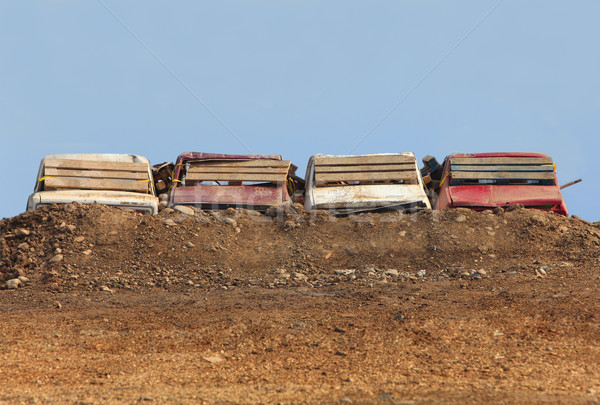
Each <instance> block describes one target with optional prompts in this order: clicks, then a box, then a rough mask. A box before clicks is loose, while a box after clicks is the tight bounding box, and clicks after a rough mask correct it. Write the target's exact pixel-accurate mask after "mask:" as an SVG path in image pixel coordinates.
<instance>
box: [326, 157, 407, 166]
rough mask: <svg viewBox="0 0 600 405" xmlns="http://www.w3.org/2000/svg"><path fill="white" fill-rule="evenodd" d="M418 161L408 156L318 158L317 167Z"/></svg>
mask: <svg viewBox="0 0 600 405" xmlns="http://www.w3.org/2000/svg"><path fill="white" fill-rule="evenodd" d="M415 162H416V159H415V158H414V157H412V156H406V155H384V156H338V157H316V158H315V165H316V166H319V165H332V166H341V165H374V164H375V165H376V164H394V163H415Z"/></svg>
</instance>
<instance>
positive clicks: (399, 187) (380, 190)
mask: <svg viewBox="0 0 600 405" xmlns="http://www.w3.org/2000/svg"><path fill="white" fill-rule="evenodd" d="M383 156H406V157H409V158H412V160H414V171H415V176H416V179H417V182H416V184H354V185H343V186H342V185H340V186H336V185H327V186H317V185H316V184H315V159H316V158H354V157H383ZM340 160H341V159H340ZM411 166H412V164H411ZM304 208H305V209H307V210H315V209H325V210H330V211H331V212H333V213H335V214H349V213H353V212H363V211H373V210H378V209H385V208H390V209H401V210H410V209H418V208H427V209H431V204H430V202H429V199H428V198H427V195H426V194H425V189H424V187H423V179H422V177H421V173H420V171H419V168H418V166H417V161H416V158H415V155H414V154H413V153H411V152H405V153H377V154H368V155H359V156H351V155H322V154H319V155H314V156H312V157H311V158H310V160H309V162H308V167H307V169H306V191H305V196H304Z"/></svg>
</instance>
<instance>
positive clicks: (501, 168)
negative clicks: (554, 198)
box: [450, 164, 554, 172]
mask: <svg viewBox="0 0 600 405" xmlns="http://www.w3.org/2000/svg"><path fill="white" fill-rule="evenodd" d="M450 170H451V171H453V172H553V171H554V166H540V165H493V166H482V165H457V164H452V165H451V169H450Z"/></svg>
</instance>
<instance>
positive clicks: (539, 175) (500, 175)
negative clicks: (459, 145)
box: [452, 172, 554, 180]
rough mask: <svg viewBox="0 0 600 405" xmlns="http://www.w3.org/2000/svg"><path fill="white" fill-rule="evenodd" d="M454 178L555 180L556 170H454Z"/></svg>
mask: <svg viewBox="0 0 600 405" xmlns="http://www.w3.org/2000/svg"><path fill="white" fill-rule="evenodd" d="M452 178H453V179H457V180H493V179H522V180H551V179H552V180H553V179H554V172H452Z"/></svg>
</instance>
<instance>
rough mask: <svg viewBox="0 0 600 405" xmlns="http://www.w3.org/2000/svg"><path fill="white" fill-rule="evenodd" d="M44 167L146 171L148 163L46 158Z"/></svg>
mask: <svg viewBox="0 0 600 405" xmlns="http://www.w3.org/2000/svg"><path fill="white" fill-rule="evenodd" d="M44 165H45V167H55V168H59V169H88V170H93V169H96V170H119V171H130V172H144V171H146V172H147V171H148V164H147V163H142V162H109V161H104V160H76V159H58V158H47V159H45V160H44Z"/></svg>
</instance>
